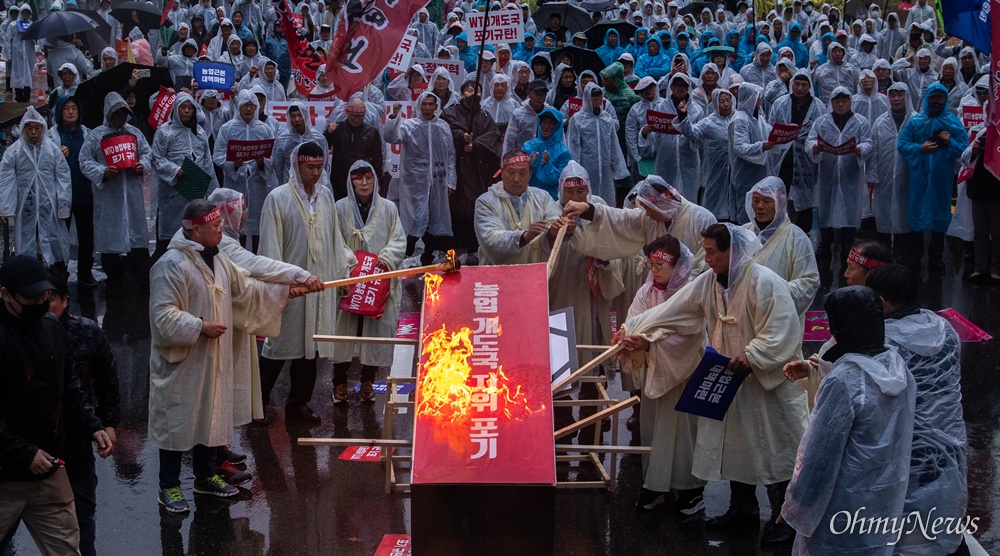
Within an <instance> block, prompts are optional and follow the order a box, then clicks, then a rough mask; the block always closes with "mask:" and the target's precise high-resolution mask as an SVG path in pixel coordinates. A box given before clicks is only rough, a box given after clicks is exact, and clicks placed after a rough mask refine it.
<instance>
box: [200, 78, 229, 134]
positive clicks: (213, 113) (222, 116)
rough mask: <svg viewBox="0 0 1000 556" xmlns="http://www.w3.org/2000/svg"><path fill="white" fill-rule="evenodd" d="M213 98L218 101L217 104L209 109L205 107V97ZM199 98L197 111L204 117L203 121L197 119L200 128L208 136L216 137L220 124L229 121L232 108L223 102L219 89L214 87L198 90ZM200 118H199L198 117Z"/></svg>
mask: <svg viewBox="0 0 1000 556" xmlns="http://www.w3.org/2000/svg"><path fill="white" fill-rule="evenodd" d="M208 98H214V99H215V101H216V102H217V103H218V106H216V107H215V109H214V110H209V109H207V108H205V104H204V103H205V99H208ZM198 99H199V105H200V109H199V113H200V114H201V115H203V116H204V117H205V121H199V122H198V123H199V124H200V125H201V127H202V129H204V130H205V132H206V133H208V135H209V137H212V138H213V140H214V139H217V138H218V136H219V130H221V129H222V124H224V123H226V122H228V121H229V119H230V118H232V115H233V114H232V109H231V108H230V107H229V106H228V104H229V103H223V101H222V95H220V94H219V91H216V90H214V89H208V90H206V91H200V92H199V94H198ZM198 119H199V120H201V118H200V117H199V118H198Z"/></svg>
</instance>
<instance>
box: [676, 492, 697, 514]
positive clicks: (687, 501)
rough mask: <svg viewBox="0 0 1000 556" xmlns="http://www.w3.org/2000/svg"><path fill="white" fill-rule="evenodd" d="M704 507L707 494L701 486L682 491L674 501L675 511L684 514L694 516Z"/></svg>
mask: <svg viewBox="0 0 1000 556" xmlns="http://www.w3.org/2000/svg"><path fill="white" fill-rule="evenodd" d="M704 509H705V494H704V490H702V489H700V488H698V489H691V490H682V491H680V493H678V495H677V502H675V503H674V511H675V512H677V513H679V514H681V515H683V516H692V515H695V514H696V513H698V512H700V511H702V510H704Z"/></svg>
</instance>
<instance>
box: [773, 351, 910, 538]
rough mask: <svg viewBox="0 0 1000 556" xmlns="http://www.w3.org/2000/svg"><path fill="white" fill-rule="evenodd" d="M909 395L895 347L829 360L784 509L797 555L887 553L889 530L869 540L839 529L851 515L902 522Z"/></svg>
mask: <svg viewBox="0 0 1000 556" xmlns="http://www.w3.org/2000/svg"><path fill="white" fill-rule="evenodd" d="M827 365H829V363H828V362H826V361H821V366H827ZM914 394H915V387H914V383H913V378H912V377H911V376H910V374H909V373H908V372H907V370H906V365H905V363H904V362H903V359H902V358H901V357H900V356H899V354H898V353H896V350H894V349H888V350H886V351H884V352H882V353H880V354H878V355H875V356H866V355H861V354H858V353H848V354H846V355H842V356H841V357H839V358H838V359H837V360H836V361H834V362H833V364H832V369H830V371H829V374H827V375H826V376H825V377H824V378H823V380H822V382H820V385H819V390H818V391H817V392H816V405H815V407H814V409H813V413H812V419H811V421H810V423H809V428H808V430H807V431H806V434H805V436H803V438H802V444H801V445H800V446H799V450H798V455H797V458H796V462H795V475H794V476H793V477H792V481H791V483H790V484H789V486H788V491H787V493H786V495H785V503H784V505H783V506H782V508H781V515H782V517H783V518H784V520H785V522H786V523H788V524H789V525H791V526H792V527H793V528H794V529H795V530H796V532H797V533H798V535H797V536H796V538H795V545H794V546H793V549H792V551H793V553H794V554H838V555H841V554H842V555H856V556H862V555H865V556H868V555H874V554H882V555H884V556H888V555H889V554H891V553H892V550H893V547H892V546H888V544H887V543H890V542H893V541H894V540H895V533H893V532H892V531H891V528H889V529H890V530H889V531H888V532H887V533H886V534H881V533H882V529H881V528H875V529H876V530H878V533H875V532H874V531H871V530H870V529H869V530H868V531H870V532H868V534H865V533H861V532H859V530H858V529H855V530H854V531H853V532H851V531H843V530H844V529H846V528H848V527H849V526H850V525H851V522H850V521H849V519H850V518H845V516H846V515H848V514H850V515H851V516H853V515H855V512H859V513H858V516H859V518H865V519H875V518H881V519H887V520H891V519H894V518H899V517H900V516H901V514H902V509H903V499H904V496H905V493H906V483H907V472H908V470H909V465H908V464H909V455H910V438H911V437H912V431H913V403H914ZM873 463H877V466H874V465H873ZM860 508H864V509H863V510H861V509H860ZM923 519H927V516H924V517H923ZM861 525H862V524H861V523H855V526H861ZM831 528H832V529H833V530H834V531H838V532H842V534H834V533H833V532H831Z"/></svg>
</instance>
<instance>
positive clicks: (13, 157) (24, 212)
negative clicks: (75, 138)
mask: <svg viewBox="0 0 1000 556" xmlns="http://www.w3.org/2000/svg"><path fill="white" fill-rule="evenodd" d="M72 206H73V189H72V184H71V181H70V173H69V164H67V163H66V157H65V156H63V153H62V152H61V151H60V150H59V145H57V144H56V143H55V142H53V141H52V139H51V138H50V137H49V135H48V134H47V133H46V125H45V118H43V117H42V115H41V114H39V113H38V112H37V111H36V110H35V109H34V108H33V107H31V106H29V107H28V110H27V111H26V112H25V113H24V116H22V117H21V136H20V137H19V138H18V140H17V141H15V142H14V144H13V145H11V146H10V147H8V148H7V150H6V151H5V152H4V153H3V159H2V161H0V220H2V221H3V222H7V220H8V219H10V218H13V219H14V230H13V232H14V245H13V247H14V252H15V253H17V254H18V255H28V256H32V257H34V256H40V257H41V259H42V262H44V263H45V266H52V265H56V264H59V265H60V266H62V267H63V269H64V270H65V264H66V262H68V256H69V237H67V233H66V228H65V225H64V224H63V221H66V220H69V217H70V209H71V208H72Z"/></svg>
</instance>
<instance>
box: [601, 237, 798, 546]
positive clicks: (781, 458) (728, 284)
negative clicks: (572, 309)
mask: <svg viewBox="0 0 1000 556" xmlns="http://www.w3.org/2000/svg"><path fill="white" fill-rule="evenodd" d="M701 235H702V236H703V238H704V248H705V262H706V263H707V264H708V265H709V266H710V267H711V269H712V272H704V273H702V274H700V275H699V276H698V277H697V278H695V279H694V280H693V281H692V282H691V283H690V284H689V285H688V286H687V287H686V288H685V289H684V290H683V291H681V292H679V293H678V294H677V295H675V296H673V297H671V298H670V299H668V300H667V301H665V302H664V303H663V304H661V305H658V306H656V307H655V308H653V309H650V310H648V311H646V312H644V313H642V314H640V315H637V316H635V317H632V318H630V319H629V320H628V321H626V322H625V325H624V328H625V330H624V331H623V332H622V333H621V336H622V338H621V340H624V337H627V336H633V338H632V339H631V343H630V344H631V345H628V344H627V346H626V350H627V351H628V350H630V349H634V348H635V347H636V341H637V339H636V338H634V337H635V336H639V337H641V338H642V339H643V340H645V341H649V342H655V341H657V340H660V339H663V338H665V337H667V336H670V335H673V334H691V333H694V332H696V331H698V330H703V329H705V328H706V327H707V329H708V340H709V345H710V346H712V347H713V348H714V349H715V350H716V351H718V352H719V353H720V354H722V355H724V356H726V357H730V358H731V360H730V363H729V368H730V369H731V370H733V371H734V372H738V373H746V374H747V376H746V379H745V380H744V381H743V384H742V386H741V387H740V389H739V390H738V391H737V392H736V397H735V398H734V399H733V402H732V404H731V405H730V406H729V410H728V412H727V413H726V415H725V417H724V418H723V420H722V421H716V420H714V419H708V418H699V419H698V435H697V444H696V447H695V453H694V464H693V467H692V472H693V473H694V475H695V476H696V477H699V478H701V479H704V480H707V481H719V480H728V481H730V489H731V495H730V499H729V510H728V511H727V512H726V513H725V514H723V515H722V516H720V517H717V518H714V519H712V520H710V521H709V525H711V526H718V527H731V526H743V525H751V524H752V525H753V526H754V527H756V526H758V525H759V523H760V518H759V517H758V516H759V513H760V509H759V506H758V503H757V496H756V486H755V485H766V486H767V494H768V498H769V500H770V502H771V508H772V515H771V518H770V519H769V520H768V521H769V527H767V528H765V532H764V536H763V538H762V543H763V544H765V545H766V544H770V543H772V542H784V541H787V540H789V537H790V535H789V534H788V531H787V528H782V527H780V526H776V525H775V524H774V523H775V519H776V518H777V515H778V508H779V506H780V505H781V500H783V499H784V498H785V487H787V485H788V480H789V479H791V477H792V471H793V468H794V463H795V449H796V447H797V446H798V445H799V440H800V439H801V438H802V434H803V433H804V432H805V428H806V423H807V422H808V405H807V401H806V392H805V391H804V390H803V389H802V388H800V387H798V386H796V385H794V384H792V383H790V382H788V381H786V380H785V377H784V374H783V372H782V370H783V368H784V366H785V364H786V363H789V362H791V361H796V360H798V359H801V346H802V341H801V338H802V324H801V320H800V318H799V314H798V312H797V311H796V309H795V305H794V303H792V298H791V294H790V292H789V290H788V285H787V282H786V281H785V280H784V279H783V278H782V277H780V276H778V275H777V274H775V273H774V272H773V271H771V270H769V269H767V268H765V267H763V266H761V265H758V264H755V263H754V262H753V261H752V257H753V255H754V254H755V253H756V252H757V251H759V250H760V240H759V239H758V238H757V237H756V236H755V235H754V234H753V233H752V232H750V231H749V230H746V229H744V228H739V227H737V226H734V225H732V224H713V225H712V226H709V227H708V228H707V229H705V230H704V231H703V232H702V234H701Z"/></svg>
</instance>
